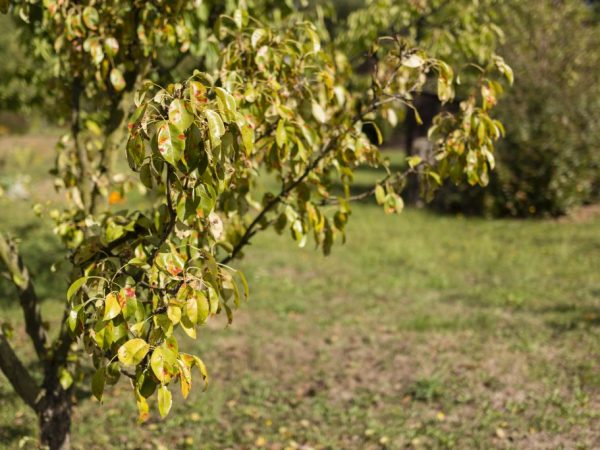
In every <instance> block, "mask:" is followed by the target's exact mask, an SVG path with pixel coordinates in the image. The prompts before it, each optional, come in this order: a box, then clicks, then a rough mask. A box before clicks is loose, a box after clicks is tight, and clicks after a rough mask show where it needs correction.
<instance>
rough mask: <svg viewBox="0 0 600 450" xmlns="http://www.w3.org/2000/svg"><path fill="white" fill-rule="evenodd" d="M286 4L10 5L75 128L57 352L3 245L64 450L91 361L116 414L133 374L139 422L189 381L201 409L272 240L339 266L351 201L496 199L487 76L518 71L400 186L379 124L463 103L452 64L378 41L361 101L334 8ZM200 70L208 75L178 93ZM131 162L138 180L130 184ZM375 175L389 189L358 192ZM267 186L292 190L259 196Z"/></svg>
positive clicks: (36, 394) (28, 283)
mask: <svg viewBox="0 0 600 450" xmlns="http://www.w3.org/2000/svg"><path fill="white" fill-rule="evenodd" d="M288 3H289V4H290V5H291V2H286V4H285V5H287V4H288ZM275 4H277V5H279V2H275ZM285 5H284V6H283V7H277V8H274V7H273V5H271V4H270V2H258V1H257V2H247V3H246V2H240V4H235V3H234V2H228V3H226V5H225V6H223V5H222V4H221V2H216V1H215V2H214V3H211V2H206V1H204V2H193V1H181V2H177V3H172V2H145V1H139V2H138V1H134V2H114V3H113V2H95V1H93V0H91V1H85V2H81V1H69V0H62V1H53V0H46V1H44V2H43V3H41V2H32V1H31V0H28V1H18V0H15V1H10V2H6V0H4V1H3V2H0V6H1V7H2V8H3V9H4V10H5V11H6V10H10V11H12V12H14V13H16V14H18V15H19V16H21V19H22V20H24V23H23V24H22V25H21V27H22V29H23V33H24V37H25V39H26V40H28V42H29V45H30V48H32V49H34V50H35V52H36V53H37V54H39V55H40V56H41V57H43V59H44V61H45V63H44V64H45V65H46V71H47V74H46V76H45V78H44V81H43V83H41V84H40V88H41V89H43V90H44V91H45V92H49V90H48V88H49V86H52V87H53V90H52V95H53V98H52V101H53V102H55V103H56V108H55V113H56V112H58V113H60V114H61V115H62V116H63V117H64V118H65V120H67V119H68V121H69V123H70V127H69V133H68V134H67V135H66V136H65V137H63V138H62V139H61V140H60V142H59V144H58V154H57V159H56V167H55V169H54V172H53V173H54V175H55V178H56V185H57V187H58V188H59V189H60V190H62V191H63V192H64V193H65V205H66V206H64V207H63V208H62V209H60V210H54V211H50V212H49V214H50V215H51V217H52V218H53V219H54V220H55V222H56V227H55V229H56V232H57V234H58V235H59V236H60V237H61V238H62V240H63V242H64V244H65V246H66V247H67V248H68V249H69V258H68V263H69V264H70V265H71V267H72V270H71V279H70V282H69V283H68V284H67V285H66V286H65V291H66V301H65V308H64V316H63V320H62V324H61V326H60V330H58V337H57V339H56V340H54V341H52V342H51V341H50V340H49V339H48V335H47V331H46V329H45V327H44V325H43V319H42V317H41V313H40V309H39V299H38V298H37V296H36V293H35V289H34V285H33V280H32V279H31V277H30V276H29V272H28V271H27V268H26V266H25V263H24V261H23V260H22V258H21V257H20V255H19V252H18V249H17V248H16V246H15V245H14V242H13V241H12V240H11V239H10V238H9V237H8V236H7V235H6V234H5V233H3V234H1V235H0V260H1V261H2V262H3V264H4V266H5V270H6V271H7V272H8V274H9V275H10V278H11V279H12V281H13V284H14V285H15V287H16V289H17V292H18V296H19V299H20V302H21V306H22V308H23V312H24V322H25V329H26V331H27V333H28V334H29V336H30V338H31V340H32V342H33V344H34V347H35V349H36V353H37V357H38V360H39V363H40V367H41V368H42V370H43V373H42V382H41V383H37V382H36V378H35V377H34V376H33V375H32V374H30V373H29V371H28V370H27V369H26V368H25V367H24V365H23V364H22V363H21V361H20V359H19V357H18V355H17V353H16V352H15V350H14V349H13V348H12V346H11V345H10V342H9V336H10V327H9V326H8V325H5V326H4V327H3V329H2V330H3V331H2V333H1V334H0V368H1V369H2V371H3V373H4V374H5V376H6V377H7V378H8V379H9V381H10V382H11V384H12V385H13V387H14V389H15V391H16V392H17V394H19V396H20V397H21V398H22V399H23V400H24V401H25V402H26V403H27V404H28V405H29V406H31V407H32V408H33V409H34V410H35V412H36V413H37V415H38V417H39V421H40V430H41V434H40V436H41V441H42V443H44V444H46V445H48V446H49V447H50V448H52V449H58V448H68V446H69V426H70V417H71V408H72V405H71V400H70V396H71V392H72V389H73V383H74V380H78V379H79V378H80V377H79V376H78V373H79V372H81V371H82V366H83V365H84V364H85V363H86V362H88V363H89V362H91V363H92V364H93V376H92V377H91V380H90V382H91V391H92V393H93V395H94V396H95V397H96V398H98V399H99V400H101V399H102V397H103V395H104V391H105V387H106V386H107V385H110V384H114V383H115V382H116V381H117V380H118V379H119V378H120V377H121V376H124V377H128V378H129V379H130V380H131V387H132V391H133V394H134V397H135V400H136V402H137V405H138V408H139V412H140V420H145V419H146V418H147V417H148V415H149V405H148V402H147V399H148V398H150V397H154V395H156V399H157V404H158V410H159V413H160V414H161V416H165V415H166V414H168V412H169V410H170V407H171V389H172V388H173V385H174V384H175V383H179V384H180V389H181V391H182V394H183V396H184V397H185V396H187V394H188V393H189V390H190V388H191V385H192V379H194V380H196V378H197V375H194V377H193V376H192V369H193V368H194V367H195V368H197V369H198V370H199V374H200V378H201V380H203V381H204V382H206V381H207V380H208V375H207V369H206V367H205V365H204V363H203V361H202V360H201V359H200V358H199V357H198V356H196V355H190V354H186V353H183V352H180V351H179V344H178V343H179V340H180V339H182V338H185V337H184V336H185V335H187V336H188V337H190V338H192V339H193V338H195V337H196V333H197V329H198V328H199V327H200V326H201V325H202V324H204V323H205V322H206V321H207V320H210V318H211V317H212V316H213V315H215V314H220V313H225V314H226V315H227V317H228V320H229V321H231V320H232V315H233V313H232V310H233V309H235V308H236V307H237V306H238V304H239V303H240V301H241V300H242V299H243V298H245V297H247V295H248V286H247V283H246V281H245V279H244V277H243V274H242V273H240V272H239V271H238V270H236V269H235V268H234V267H232V264H234V263H235V260H236V259H237V258H239V257H241V256H243V252H244V249H245V248H246V246H247V245H248V244H249V243H250V241H251V240H252V238H253V236H254V235H256V233H258V232H260V231H263V230H266V229H268V228H273V229H275V230H276V231H278V232H280V233H282V232H284V231H286V232H289V233H290V235H291V237H292V239H294V240H295V241H297V242H298V245H299V246H304V245H306V243H307V242H308V240H309V238H312V240H314V242H315V244H316V246H317V247H319V248H321V249H322V250H323V252H324V253H325V254H327V253H328V252H329V251H330V250H331V247H332V245H333V243H334V242H335V241H336V240H340V239H342V240H343V238H344V228H345V226H346V223H347V221H348V219H349V217H350V213H351V208H350V205H351V202H352V201H356V200H360V199H364V198H367V197H370V196H374V197H375V198H376V200H377V202H378V203H379V204H380V205H382V206H383V208H384V210H385V211H386V212H387V213H394V212H400V211H401V210H402V206H403V203H402V199H401V197H400V196H399V193H400V192H401V190H402V188H403V186H404V181H405V178H406V176H407V174H408V173H412V172H419V173H420V174H421V176H422V177H423V179H424V180H425V182H426V183H427V184H428V185H429V186H431V188H432V189H434V188H435V187H436V186H439V185H440V184H441V182H442V180H444V179H446V178H448V177H452V178H453V179H455V180H459V179H466V180H467V181H469V182H470V183H480V184H485V183H486V181H487V174H488V170H489V165H490V161H492V158H493V157H492V153H491V152H492V149H493V145H494V142H495V141H496V140H497V139H498V138H499V137H500V135H501V134H502V126H501V124H500V123H499V122H498V121H496V120H494V119H493V118H491V117H490V115H489V112H490V109H491V107H492V106H493V104H494V103H495V93H496V89H495V85H496V82H495V81H493V80H492V79H491V78H488V74H489V75H490V76H492V75H493V73H494V72H495V71H496V69H498V68H499V69H500V70H501V71H505V72H506V71H507V70H508V68H507V66H505V65H503V63H501V60H500V59H493V60H492V61H490V63H489V64H488V66H486V67H485V68H483V67H482V68H481V71H480V74H479V77H478V84H477V85H476V90H475V91H474V92H473V93H472V95H471V96H470V97H469V98H468V100H467V101H465V102H463V103H462V105H461V109H460V111H459V112H458V113H457V114H455V115H450V114H447V115H444V116H443V117H440V118H439V120H438V121H437V122H436V125H435V127H434V129H432V130H431V132H432V136H433V138H434V139H435V142H436V145H437V151H436V157H435V159H434V160H432V161H424V160H423V161H421V160H417V159H414V158H413V159H411V160H409V162H408V166H407V168H406V170H404V171H402V172H392V171H391V169H390V168H389V165H388V164H387V163H386V161H385V159H384V158H383V157H382V155H381V153H380V152H379V149H378V144H379V143H380V142H378V143H373V142H371V141H370V140H369V139H368V138H367V136H366V135H365V134H364V132H363V127H364V126H365V124H367V123H370V122H373V121H375V120H377V119H378V117H381V116H383V117H390V116H391V115H393V114H394V113H393V111H397V110H399V109H401V108H403V107H405V106H407V105H408V106H410V105H411V102H412V96H413V95H414V94H415V93H416V92H419V91H420V90H421V89H422V88H423V86H424V85H425V83H426V82H427V80H428V77H429V76H430V75H433V74H435V76H436V77H437V78H438V84H437V86H438V93H439V95H440V98H442V99H448V98H450V97H451V96H452V92H453V86H454V77H453V71H452V69H451V67H450V66H449V65H448V64H447V63H445V62H443V61H441V60H439V59H435V58H431V57H429V56H428V55H427V54H426V53H425V52H424V51H422V50H419V49H416V48H414V46H412V45H411V44H410V42H408V41H407V40H405V39H404V38H402V37H401V36H398V35H396V36H389V37H385V36H380V37H377V36H376V37H375V38H374V40H373V43H372V45H371V46H370V47H369V49H368V52H367V54H366V55H365V56H364V58H365V59H367V60H369V61H376V63H375V64H373V65H372V68H371V70H370V82H369V84H368V85H367V88H366V89H361V90H357V89H356V84H355V78H354V76H353V73H354V72H353V69H352V65H351V64H349V62H348V59H347V57H346V55H345V54H344V52H343V51H340V49H338V48H336V46H335V45H333V43H332V42H331V41H330V40H329V39H328V36H327V33H326V27H325V26H324V25H323V23H322V22H320V19H319V17H322V15H321V14H319V10H318V9H317V10H315V9H307V10H300V9H296V8H293V7H291V6H285ZM267 19H268V20H267ZM267 23H268V24H269V25H267ZM186 55H194V58H193V59H195V60H200V61H201V63H200V64H195V65H196V66H197V67H196V69H195V70H193V71H191V73H189V74H188V75H185V76H181V75H180V78H178V79H173V77H174V74H177V73H179V72H180V71H184V70H183V69H182V65H185V64H186ZM119 154H121V155H122V154H125V155H126V158H127V162H128V164H129V167H130V168H131V174H130V176H129V180H127V179H125V180H123V179H122V178H124V177H114V176H113V175H114V173H115V170H116V164H115V161H114V160H115V159H116V158H117V157H118V155H119ZM361 165H370V166H376V167H383V168H384V169H385V170H386V173H387V175H385V177H383V178H382V179H381V180H380V182H379V183H377V184H376V185H375V186H373V187H372V188H371V189H368V190H367V191H365V192H364V193H362V194H359V195H355V196H351V195H350V189H349V188H350V184H351V182H352V177H353V173H354V171H355V170H356V168H357V167H359V166H361ZM265 171H266V172H269V173H271V174H272V175H273V176H274V177H275V178H276V179H277V181H278V183H279V185H280V188H279V189H277V190H274V191H272V192H266V193H265V192H260V190H259V189H258V187H257V180H258V179H259V177H260V176H261V174H262V173H264V172H265ZM131 179H134V180H136V182H137V183H139V184H141V185H142V186H144V188H145V189H146V191H147V193H148V196H147V207H146V208H145V209H142V208H137V207H134V208H133V209H132V210H131V211H115V210H114V208H109V205H110V201H111V198H112V196H113V195H115V194H116V195H117V196H118V195H119V194H118V193H119V192H121V193H122V192H124V191H126V189H127V186H128V185H129V184H130V181H131ZM338 185H341V186H342V189H341V190H338V189H337V186H338ZM194 370H195V369H194Z"/></svg>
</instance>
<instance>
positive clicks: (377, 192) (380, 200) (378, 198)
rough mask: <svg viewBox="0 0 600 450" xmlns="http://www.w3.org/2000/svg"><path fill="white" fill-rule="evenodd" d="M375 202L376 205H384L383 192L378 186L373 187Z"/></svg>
mask: <svg viewBox="0 0 600 450" xmlns="http://www.w3.org/2000/svg"><path fill="white" fill-rule="evenodd" d="M375 200H376V201H377V204H378V205H383V204H384V203H385V190H384V189H383V187H382V186H381V185H380V184H378V185H377V186H375Z"/></svg>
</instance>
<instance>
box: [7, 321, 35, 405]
mask: <svg viewBox="0 0 600 450" xmlns="http://www.w3.org/2000/svg"><path fill="white" fill-rule="evenodd" d="M0 370H2V373H4V375H5V376H6V378H8V381H9V382H10V384H11V385H12V386H13V388H14V389H15V392H16V393H17V394H18V395H19V397H21V398H22V399H23V401H24V402H25V403H27V405H29V406H30V407H31V408H33V409H34V410H35V409H36V403H37V398H38V395H39V393H40V388H39V387H38V385H37V383H36V382H35V380H34V379H33V378H32V377H31V375H30V374H29V371H28V370H27V369H26V368H25V366H24V365H23V363H22V362H21V360H20V359H19V358H18V357H17V355H16V354H15V352H14V350H13V348H12V347H11V346H10V344H9V343H8V339H7V338H6V336H5V335H4V333H2V331H0Z"/></svg>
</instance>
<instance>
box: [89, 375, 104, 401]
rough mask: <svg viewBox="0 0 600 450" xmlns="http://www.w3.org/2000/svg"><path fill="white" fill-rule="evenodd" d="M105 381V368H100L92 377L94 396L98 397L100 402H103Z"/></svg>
mask: <svg viewBox="0 0 600 450" xmlns="http://www.w3.org/2000/svg"><path fill="white" fill-rule="evenodd" d="M105 381H106V378H105V374H104V367H100V368H99V369H98V370H96V372H95V373H94V375H93V376H92V395H93V396H94V397H96V398H97V399H98V401H102V394H104V385H105Z"/></svg>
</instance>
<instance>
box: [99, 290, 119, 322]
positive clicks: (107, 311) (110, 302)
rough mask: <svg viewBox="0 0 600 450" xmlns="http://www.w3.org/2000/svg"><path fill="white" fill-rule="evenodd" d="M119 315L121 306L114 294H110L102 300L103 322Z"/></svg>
mask: <svg viewBox="0 0 600 450" xmlns="http://www.w3.org/2000/svg"><path fill="white" fill-rule="evenodd" d="M120 313H121V305H120V304H119V300H117V296H116V295H115V294H114V293H112V292H111V293H110V294H108V295H107V296H106V299H105V300H104V318H103V320H105V321H106V320H112V319H114V318H115V317H117V316H118V315H119V314H120Z"/></svg>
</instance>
